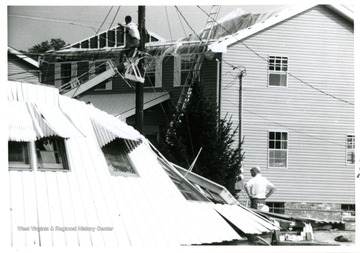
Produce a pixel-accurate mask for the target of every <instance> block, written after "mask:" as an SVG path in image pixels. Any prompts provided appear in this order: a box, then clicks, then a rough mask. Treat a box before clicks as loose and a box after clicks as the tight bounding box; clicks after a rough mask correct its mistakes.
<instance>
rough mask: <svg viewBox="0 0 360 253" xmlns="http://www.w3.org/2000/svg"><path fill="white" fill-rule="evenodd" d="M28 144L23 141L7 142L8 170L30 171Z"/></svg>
mask: <svg viewBox="0 0 360 253" xmlns="http://www.w3.org/2000/svg"><path fill="white" fill-rule="evenodd" d="M29 144H30V143H29V142H23V141H20V142H18V141H9V142H8V155H9V157H8V159H9V169H10V170H23V169H24V170H31V166H30V158H29V157H30V145H29Z"/></svg>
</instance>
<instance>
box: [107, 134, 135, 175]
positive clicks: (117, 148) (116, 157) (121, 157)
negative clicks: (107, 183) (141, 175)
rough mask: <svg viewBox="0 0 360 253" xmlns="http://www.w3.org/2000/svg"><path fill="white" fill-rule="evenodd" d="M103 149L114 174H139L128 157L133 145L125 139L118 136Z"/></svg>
mask: <svg viewBox="0 0 360 253" xmlns="http://www.w3.org/2000/svg"><path fill="white" fill-rule="evenodd" d="M101 149H102V151H103V153H104V156H105V159H106V162H107V165H108V167H109V169H110V172H112V174H113V175H119V174H120V175H121V174H123V175H137V173H136V171H135V169H134V166H133V165H132V163H131V162H130V160H129V157H128V153H129V152H130V150H131V147H129V146H128V145H127V143H126V142H125V141H124V140H121V139H119V138H116V139H115V140H113V141H111V142H110V143H108V144H106V145H105V146H103V147H102V148H101Z"/></svg>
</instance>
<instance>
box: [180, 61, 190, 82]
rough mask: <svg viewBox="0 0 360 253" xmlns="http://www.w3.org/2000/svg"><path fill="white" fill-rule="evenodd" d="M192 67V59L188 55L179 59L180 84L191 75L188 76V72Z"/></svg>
mask: <svg viewBox="0 0 360 253" xmlns="http://www.w3.org/2000/svg"><path fill="white" fill-rule="evenodd" d="M191 69H192V59H191V58H190V57H186V59H181V74H180V75H181V85H184V84H185V82H186V79H187V78H188V77H189V79H190V78H191V76H189V72H190V71H191Z"/></svg>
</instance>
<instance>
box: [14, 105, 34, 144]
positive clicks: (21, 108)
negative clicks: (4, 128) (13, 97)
mask: <svg viewBox="0 0 360 253" xmlns="http://www.w3.org/2000/svg"><path fill="white" fill-rule="evenodd" d="M8 116H9V117H8V122H9V138H8V139H9V140H13V141H34V140H36V131H35V129H34V126H33V124H32V120H31V117H30V114H29V111H28V109H27V106H26V104H25V103H21V102H18V101H10V100H8Z"/></svg>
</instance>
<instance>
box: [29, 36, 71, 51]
mask: <svg viewBox="0 0 360 253" xmlns="http://www.w3.org/2000/svg"><path fill="white" fill-rule="evenodd" d="M65 45H66V43H65V41H63V40H62V39H51V40H50V41H48V40H46V41H43V42H41V43H39V44H36V45H34V46H32V47H31V48H29V49H28V53H31V54H42V53H45V52H47V51H49V50H59V49H61V48H63V47H64V46H65Z"/></svg>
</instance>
